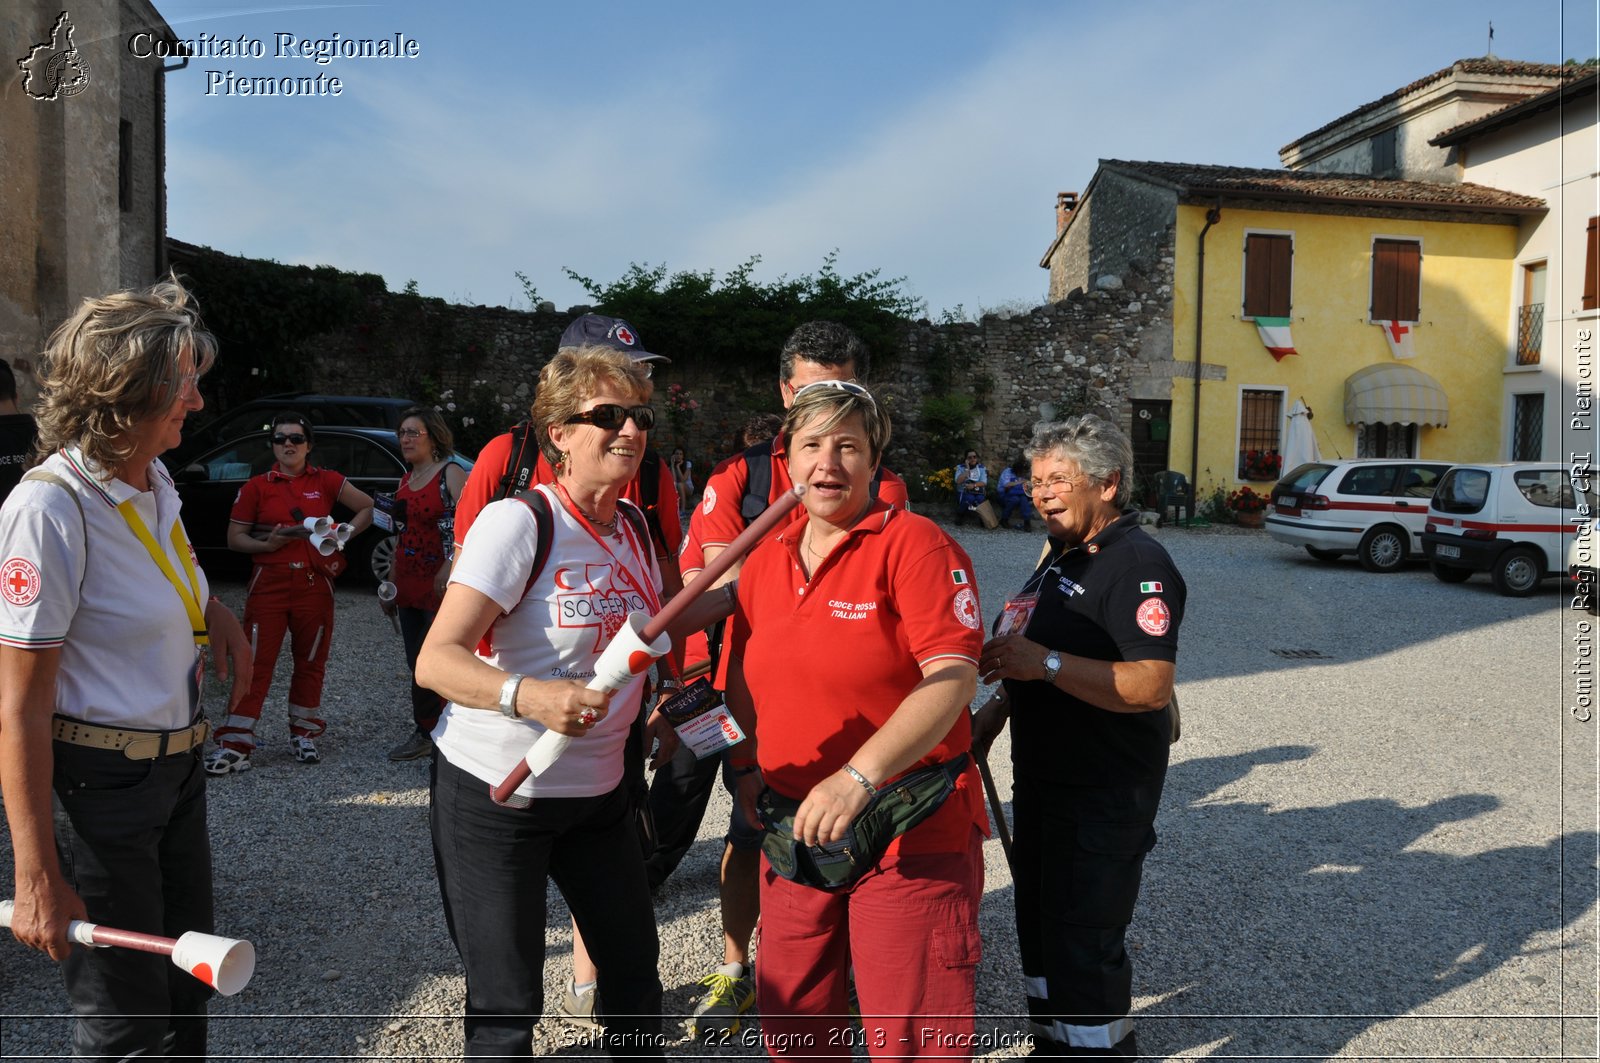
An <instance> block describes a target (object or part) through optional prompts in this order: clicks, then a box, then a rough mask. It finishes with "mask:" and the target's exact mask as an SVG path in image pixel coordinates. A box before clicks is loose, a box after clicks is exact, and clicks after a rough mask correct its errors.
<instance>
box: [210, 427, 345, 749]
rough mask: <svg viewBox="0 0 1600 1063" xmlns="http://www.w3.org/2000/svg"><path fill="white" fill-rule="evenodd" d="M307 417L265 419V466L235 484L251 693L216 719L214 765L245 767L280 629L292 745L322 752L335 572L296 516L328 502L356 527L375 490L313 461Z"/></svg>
mask: <svg viewBox="0 0 1600 1063" xmlns="http://www.w3.org/2000/svg"><path fill="white" fill-rule="evenodd" d="M311 447H312V431H311V424H310V422H309V421H307V420H306V419H305V417H304V416H302V415H301V414H298V413H293V412H284V413H280V414H278V415H277V416H275V417H273V419H272V456H273V458H275V459H276V460H275V461H274V462H273V465H272V468H270V469H268V470H267V471H266V472H264V473H262V474H261V475H260V476H253V477H251V478H250V479H249V480H248V481H246V482H245V485H244V486H243V487H242V488H240V489H239V497H238V498H237V499H235V500H234V503H233V512H232V514H231V515H230V518H231V519H230V522H229V524H228V547H229V548H230V549H233V550H237V551H239V552H240V553H242V554H253V555H254V561H255V571H254V572H252V573H251V574H250V587H249V591H248V593H249V597H248V598H246V599H245V604H244V626H245V631H246V632H247V633H248V634H249V635H250V641H251V643H252V644H254V646H255V650H256V661H255V674H254V675H253V676H252V677H251V680H250V693H249V694H247V695H245V697H244V700H242V701H240V702H239V704H238V706H237V707H235V708H234V710H233V711H232V712H230V713H229V714H228V719H227V722H226V723H224V724H223V725H222V726H221V727H218V728H217V735H216V737H217V748H216V749H213V750H212V751H211V753H210V754H209V755H207V757H206V771H208V772H210V773H211V774H212V775H227V774H228V773H229V772H236V771H246V770H248V769H249V767H250V752H251V750H253V749H254V748H255V746H256V733H255V732H256V721H257V720H259V719H261V704H262V702H263V701H265V700H266V697H267V690H268V689H269V688H270V687H271V686H272V670H273V667H274V666H275V665H276V664H277V663H278V650H279V649H280V648H282V646H283V636H284V635H285V634H288V636H289V652H290V656H291V657H293V659H294V674H293V676H292V677H291V678H290V680H289V752H290V753H291V754H292V755H293V756H294V759H295V760H298V761H300V762H301V763H302V764H316V763H318V762H319V761H320V760H321V759H322V756H321V754H320V753H318V752H317V744H316V741H315V739H316V738H317V736H318V735H320V734H322V732H323V731H324V730H326V729H327V726H328V725H327V723H326V722H325V721H323V720H322V719H320V718H319V717H318V716H317V710H318V708H320V707H321V705H322V675H323V672H324V670H325V669H326V667H327V663H328V643H329V641H330V640H331V638H332V636H333V578H332V576H330V575H329V574H328V573H327V572H326V571H325V570H324V568H323V566H322V565H321V564H319V562H321V561H322V560H323V559H322V558H320V557H319V556H318V555H317V553H316V552H315V551H314V550H313V549H312V547H311V542H310V539H309V537H308V536H307V534H306V532H305V529H304V526H303V524H302V521H304V520H305V518H307V517H326V516H328V515H330V514H331V513H332V512H333V506H334V503H335V502H338V503H340V504H341V505H343V506H345V507H346V508H348V509H352V510H354V511H355V516H354V517H352V518H351V520H350V524H351V526H352V528H353V529H354V532H353V534H354V535H360V534H361V532H362V531H364V530H365V529H366V527H367V525H369V524H371V523H372V498H371V496H370V495H368V494H367V493H366V492H365V491H363V490H361V489H360V488H359V487H356V486H354V485H352V484H351V483H350V481H348V480H346V479H345V478H344V477H343V476H342V475H341V474H339V473H336V472H334V471H333V470H332V469H319V468H317V467H316V466H315V465H312V464H310V463H309V462H308V461H307V460H306V459H307V458H308V457H309V456H310V454H311Z"/></svg>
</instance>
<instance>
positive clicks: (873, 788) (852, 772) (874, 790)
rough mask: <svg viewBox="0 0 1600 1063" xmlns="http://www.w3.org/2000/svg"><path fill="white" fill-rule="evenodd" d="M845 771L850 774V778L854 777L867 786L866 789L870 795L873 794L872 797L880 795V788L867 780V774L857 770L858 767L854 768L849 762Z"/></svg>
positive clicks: (864, 786)
mask: <svg viewBox="0 0 1600 1063" xmlns="http://www.w3.org/2000/svg"><path fill="white" fill-rule="evenodd" d="M844 773H845V774H846V775H848V776H850V778H852V779H854V780H855V781H856V782H858V783H860V784H861V785H862V787H863V788H865V790H866V791H867V794H868V795H869V796H871V797H877V796H878V788H877V787H876V786H874V785H872V784H871V783H869V782H868V781H867V777H866V776H865V775H863V774H861V773H860V772H859V771H856V769H854V768H852V767H851V766H850V765H848V764H846V765H845V766H844Z"/></svg>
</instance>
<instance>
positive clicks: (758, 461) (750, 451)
mask: <svg viewBox="0 0 1600 1063" xmlns="http://www.w3.org/2000/svg"><path fill="white" fill-rule="evenodd" d="M740 456H741V457H742V458H744V470H745V478H744V499H743V500H742V501H741V502H740V503H739V512H740V514H741V515H743V517H744V520H745V523H746V524H748V523H750V522H751V521H753V520H755V519H756V518H757V517H759V516H761V514H763V513H765V512H766V511H767V507H768V506H770V505H771V504H772V440H770V439H768V440H764V441H762V442H760V443H757V444H755V445H754V446H749V447H745V448H744V453H743V454H742V455H740Z"/></svg>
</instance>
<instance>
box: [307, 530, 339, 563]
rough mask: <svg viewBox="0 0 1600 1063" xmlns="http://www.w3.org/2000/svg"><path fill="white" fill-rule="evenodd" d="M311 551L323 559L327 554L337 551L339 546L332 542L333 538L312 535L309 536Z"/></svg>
mask: <svg viewBox="0 0 1600 1063" xmlns="http://www.w3.org/2000/svg"><path fill="white" fill-rule="evenodd" d="M311 549H313V550H315V551H316V552H317V553H319V554H321V555H322V556H323V557H327V556H328V555H329V554H331V553H333V552H334V551H335V550H337V549H339V544H338V543H337V542H335V541H334V538H333V536H331V535H316V534H313V535H312V536H311Z"/></svg>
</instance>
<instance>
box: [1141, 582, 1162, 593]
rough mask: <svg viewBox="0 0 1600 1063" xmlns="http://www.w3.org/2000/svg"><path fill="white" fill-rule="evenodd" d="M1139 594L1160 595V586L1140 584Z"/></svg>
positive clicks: (1156, 584) (1157, 584)
mask: <svg viewBox="0 0 1600 1063" xmlns="http://www.w3.org/2000/svg"><path fill="white" fill-rule="evenodd" d="M1139 593H1140V594H1160V593H1161V584H1159V583H1141V584H1139Z"/></svg>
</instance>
